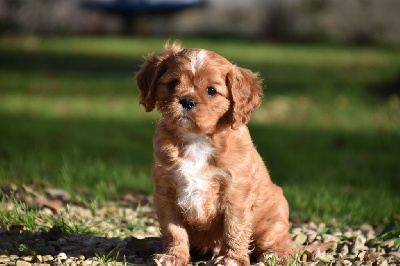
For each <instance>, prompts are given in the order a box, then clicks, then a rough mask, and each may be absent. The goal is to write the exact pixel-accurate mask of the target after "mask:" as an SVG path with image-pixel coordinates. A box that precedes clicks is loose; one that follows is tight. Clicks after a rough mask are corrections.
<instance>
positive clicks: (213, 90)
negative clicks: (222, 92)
mask: <svg viewBox="0 0 400 266" xmlns="http://www.w3.org/2000/svg"><path fill="white" fill-rule="evenodd" d="M207 94H208V96H210V97H214V96H215V94H217V91H216V90H215V89H214V88H213V87H208V88H207Z"/></svg>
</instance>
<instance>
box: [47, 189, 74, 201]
mask: <svg viewBox="0 0 400 266" xmlns="http://www.w3.org/2000/svg"><path fill="white" fill-rule="evenodd" d="M45 192H46V194H48V195H49V196H50V197H53V198H61V199H69V193H68V192H67V191H65V190H62V189H57V188H47V189H46V190H45Z"/></svg>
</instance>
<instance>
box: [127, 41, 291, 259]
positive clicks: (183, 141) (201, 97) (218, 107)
mask: <svg viewBox="0 0 400 266" xmlns="http://www.w3.org/2000/svg"><path fill="white" fill-rule="evenodd" d="M135 79H136V81H137V84H138V87H139V90H140V104H142V105H143V106H144V107H145V109H146V111H147V112H150V111H152V110H153V109H154V108H155V107H157V109H158V110H159V112H160V113H161V115H162V119H161V121H160V122H159V124H158V126H157V129H156V132H155V134H154V139H153V149H154V160H155V161H154V168H153V172H152V176H153V179H154V207H155V211H156V213H157V216H158V219H159V222H160V227H161V234H162V238H163V252H164V254H159V255H156V258H157V259H158V261H159V262H160V263H161V264H162V265H186V264H187V263H188V262H189V261H190V253H189V250H190V249H191V248H192V249H194V250H196V251H197V252H199V253H201V254H207V253H212V255H213V261H212V262H213V263H215V264H218V263H219V264H223V265H250V257H249V255H250V254H251V255H252V258H254V259H256V260H258V261H262V260H263V259H264V257H265V256H268V255H271V254H276V255H277V256H278V257H279V258H286V257H287V256H288V254H289V252H290V250H291V248H292V242H291V237H290V235H289V233H288V229H289V222H288V220H289V210H288V204H287V201H286V199H285V198H284V196H283V193H282V189H281V188H279V187H278V186H276V185H275V184H273V183H272V181H271V179H270V176H269V174H268V171H267V169H266V167H265V165H264V162H263V160H262V159H261V157H260V155H259V154H258V152H257V151H256V148H255V147H254V145H253V142H252V140H251V138H250V134H249V130H248V128H247V126H246V124H247V122H248V121H249V119H250V115H251V113H252V112H253V110H254V109H255V108H256V107H258V106H259V105H260V103H261V97H262V88H261V80H260V78H259V77H258V74H257V73H253V72H251V71H250V70H248V69H244V68H240V67H238V66H236V65H234V64H231V63H230V62H229V61H228V60H227V59H225V58H223V57H222V56H220V55H218V54H216V53H214V52H211V51H207V50H203V49H183V48H182V47H181V45H180V44H179V43H174V44H173V45H172V46H171V47H168V45H166V48H165V50H164V51H163V52H162V53H161V54H160V55H155V54H151V55H149V56H147V57H146V58H145V62H144V63H143V65H142V66H141V69H140V71H139V72H138V73H137V74H136V76H135Z"/></svg>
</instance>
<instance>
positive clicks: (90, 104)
mask: <svg viewBox="0 0 400 266" xmlns="http://www.w3.org/2000/svg"><path fill="white" fill-rule="evenodd" d="M399 10H400V1H398V0H348V1H341V0H325V1H323V0H214V1H213V0H176V1H173V0H169V1H168V0H164V1H162V0H34V1H33V0H31V1H29V0H28V1H27V0H0V62H1V63H0V186H1V187H2V188H3V192H4V191H6V190H7V189H5V188H8V187H10V185H11V184H15V185H17V186H21V185H25V186H33V187H34V188H37V189H41V188H46V187H56V188H61V189H63V190H66V191H68V193H70V194H71V195H73V199H74V200H76V201H81V202H89V201H92V200H97V201H99V202H100V203H102V202H106V201H108V200H118V199H119V198H120V196H121V195H122V194H124V193H128V192H135V193H144V194H151V191H152V181H151V178H150V172H151V165H152V161H153V159H152V145H151V142H152V135H153V133H154V130H155V127H156V124H157V121H159V119H160V116H159V115H158V114H157V112H152V113H145V111H144V108H143V107H141V106H139V105H138V90H137V87H136V84H135V83H134V81H133V76H134V74H135V72H137V71H138V70H139V66H140V64H141V62H142V56H143V55H146V54H148V53H151V52H159V51H161V49H162V47H163V45H164V43H165V41H166V40H168V39H170V40H175V39H179V40H181V41H182V42H183V45H184V46H185V47H201V48H206V49H209V50H213V51H215V52H217V53H219V54H221V55H223V56H225V57H226V58H228V59H229V60H230V61H232V62H234V63H236V64H238V65H240V66H242V67H246V68H249V69H251V70H253V71H255V72H259V73H260V76H261V77H262V78H263V80H264V87H265V99H264V101H263V104H262V105H261V106H260V108H258V109H257V110H256V111H255V113H254V115H253V117H252V120H251V122H250V124H249V127H250V131H251V133H252V137H253V139H254V142H255V144H256V146H257V148H258V150H259V151H260V153H261V155H262V157H263V158H264V160H265V162H266V164H267V167H268V168H269V170H270V172H271V176H272V178H273V180H274V182H276V183H277V184H279V185H280V186H282V187H283V188H284V191H285V196H286V197H287V198H288V201H289V204H290V209H291V213H290V214H291V219H292V221H294V222H306V221H310V220H313V221H316V222H324V223H327V224H332V225H342V224H349V225H352V226H356V225H359V224H363V223H370V224H373V225H376V226H385V225H387V224H397V225H398V224H399V221H400V196H399V195H400V193H399V191H400V163H399V161H400V99H399V96H400V53H399V51H400V50H399V47H400V46H399V45H400V16H399V15H398V11H399Z"/></svg>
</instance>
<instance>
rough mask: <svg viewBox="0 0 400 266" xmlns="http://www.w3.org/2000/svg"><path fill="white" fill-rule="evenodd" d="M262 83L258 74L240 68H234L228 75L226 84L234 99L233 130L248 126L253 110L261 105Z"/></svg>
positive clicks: (232, 112) (232, 111) (232, 109)
mask: <svg viewBox="0 0 400 266" xmlns="http://www.w3.org/2000/svg"><path fill="white" fill-rule="evenodd" d="M261 82H262V80H261V79H260V78H259V76H258V73H254V72H252V71H250V70H249V69H245V68H241V67H238V66H233V69H232V70H231V71H230V72H229V73H228V74H227V76H226V83H227V86H228V88H229V90H230V93H231V97H232V108H231V127H232V128H233V129H236V128H238V127H239V126H241V125H244V124H247V122H249V120H250V116H251V114H252V113H253V110H254V109H255V108H257V107H258V106H259V105H260V104H261V98H262V96H263V93H262V87H261Z"/></svg>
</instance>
